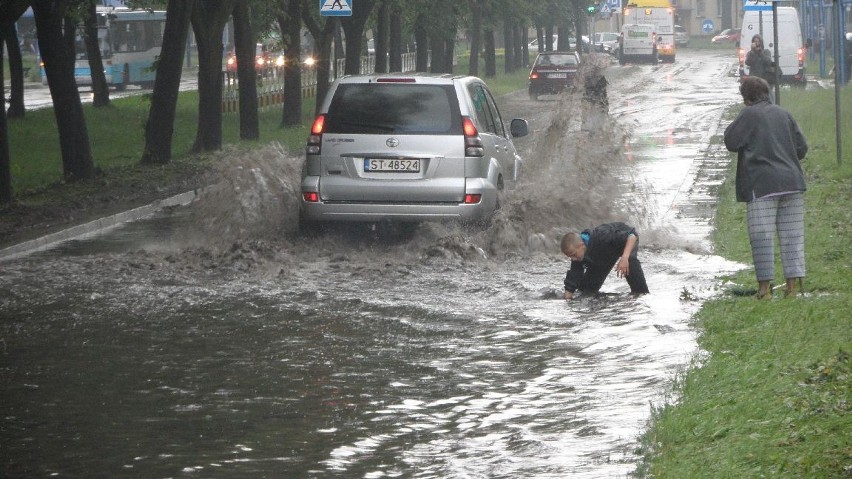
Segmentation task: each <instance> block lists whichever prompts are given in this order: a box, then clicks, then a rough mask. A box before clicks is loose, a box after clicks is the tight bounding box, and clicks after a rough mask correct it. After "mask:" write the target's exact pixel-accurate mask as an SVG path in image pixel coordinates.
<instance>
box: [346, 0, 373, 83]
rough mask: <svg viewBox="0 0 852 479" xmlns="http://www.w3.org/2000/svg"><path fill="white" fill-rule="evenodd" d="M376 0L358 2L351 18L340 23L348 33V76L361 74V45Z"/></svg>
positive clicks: (360, 0) (359, 0)
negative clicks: (365, 26)
mask: <svg viewBox="0 0 852 479" xmlns="http://www.w3.org/2000/svg"><path fill="white" fill-rule="evenodd" d="M374 4H375V0H358V7H357V8H355V9H353V10H352V16H351V17H343V19H342V20H341V21H340V24H341V26H343V31H344V32H345V33H346V66H345V67H344V71H345V72H346V74H347V75H357V74H359V73H361V45H362V39H363V38H364V25H366V24H367V20H369V18H370V12H372V10H373V6H374Z"/></svg>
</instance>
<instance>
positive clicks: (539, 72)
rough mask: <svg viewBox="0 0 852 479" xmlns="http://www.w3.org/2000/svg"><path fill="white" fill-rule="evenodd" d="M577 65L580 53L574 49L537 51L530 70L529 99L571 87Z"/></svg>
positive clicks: (535, 98)
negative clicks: (570, 50) (566, 50)
mask: <svg viewBox="0 0 852 479" xmlns="http://www.w3.org/2000/svg"><path fill="white" fill-rule="evenodd" d="M579 65H580V55H579V54H578V53H577V52H576V51H573V52H542V53H539V54H538V56H536V58H535V62H534V63H533V66H532V69H531V70H530V81H529V94H530V99H531V100H538V96H539V95H548V94H556V93H561V92H562V91H564V90H566V89H569V88H571V87H572V86H573V85H574V77H575V76H577V68H578V67H579Z"/></svg>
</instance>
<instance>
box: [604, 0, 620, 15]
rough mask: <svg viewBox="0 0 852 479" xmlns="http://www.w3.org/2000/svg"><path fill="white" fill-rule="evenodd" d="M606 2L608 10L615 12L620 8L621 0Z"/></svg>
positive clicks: (608, 0)
mask: <svg viewBox="0 0 852 479" xmlns="http://www.w3.org/2000/svg"><path fill="white" fill-rule="evenodd" d="M606 3H607V4H608V5H609V11H610V12H617V11H619V10H621V0H607V2H606Z"/></svg>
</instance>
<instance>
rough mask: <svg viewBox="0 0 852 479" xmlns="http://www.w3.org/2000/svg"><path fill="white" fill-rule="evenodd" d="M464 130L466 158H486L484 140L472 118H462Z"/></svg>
mask: <svg viewBox="0 0 852 479" xmlns="http://www.w3.org/2000/svg"><path fill="white" fill-rule="evenodd" d="M462 129H463V130H464V156H484V155H485V149H484V148H482V139H481V138H480V137H479V131H477V129H476V125H474V124H473V120H471V119H470V117H467V116H465V117H462Z"/></svg>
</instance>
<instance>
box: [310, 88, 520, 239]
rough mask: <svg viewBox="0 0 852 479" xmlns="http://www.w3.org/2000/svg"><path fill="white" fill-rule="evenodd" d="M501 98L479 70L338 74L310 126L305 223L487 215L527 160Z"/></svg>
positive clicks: (468, 219) (487, 217)
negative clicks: (473, 72) (506, 119)
mask: <svg viewBox="0 0 852 479" xmlns="http://www.w3.org/2000/svg"><path fill="white" fill-rule="evenodd" d="M528 132H529V126H528V125H527V122H526V120H523V119H514V120H512V121H511V126H510V128H509V129H507V128H506V127H505V125H504V123H503V119H502V116H501V115H500V111H499V109H498V108H497V103H496V102H495V101H494V97H493V95H492V94H491V92H490V91H489V89H488V86H487V85H486V84H485V82H483V81H482V80H481V79H479V78H476V77H473V76H452V75H431V74H403V73H388V74H379V75H353V76H346V77H342V78H339V79H337V80H335V82H334V83H332V85H331V87H330V90H329V92H328V94H327V95H326V97H325V99H324V100H323V102H322V105H321V107H320V109H319V114H318V116H317V117H316V120H315V121H314V123H313V125H312V126H311V131H310V136H309V137H308V141H307V145H306V149H305V153H306V158H305V166H304V168H303V172H302V182H301V188H300V190H301V206H300V211H299V220H300V226H301V227H302V228H304V229H308V230H313V229H315V228H316V227H317V226H321V225H322V224H323V223H326V222H366V223H371V222H386V221H388V222H392V223H393V222H395V223H403V224H405V223H417V222H422V221H441V220H455V221H462V222H466V223H467V222H470V223H477V224H479V223H483V222H485V223H487V222H488V221H489V220H490V219H491V217H492V216H493V213H494V212H495V210H497V208H498V207H499V202H498V195H499V193H500V191H501V190H503V189H504V188H508V187H510V186H512V185H514V183H515V182H516V181H517V180H518V179H519V177H520V174H521V166H522V163H523V161H522V160H521V157H520V156H519V155H518V153H517V151H516V150H515V146H514V144H513V142H512V139H513V138H517V137H521V136H525V135H527V134H528Z"/></svg>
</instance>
